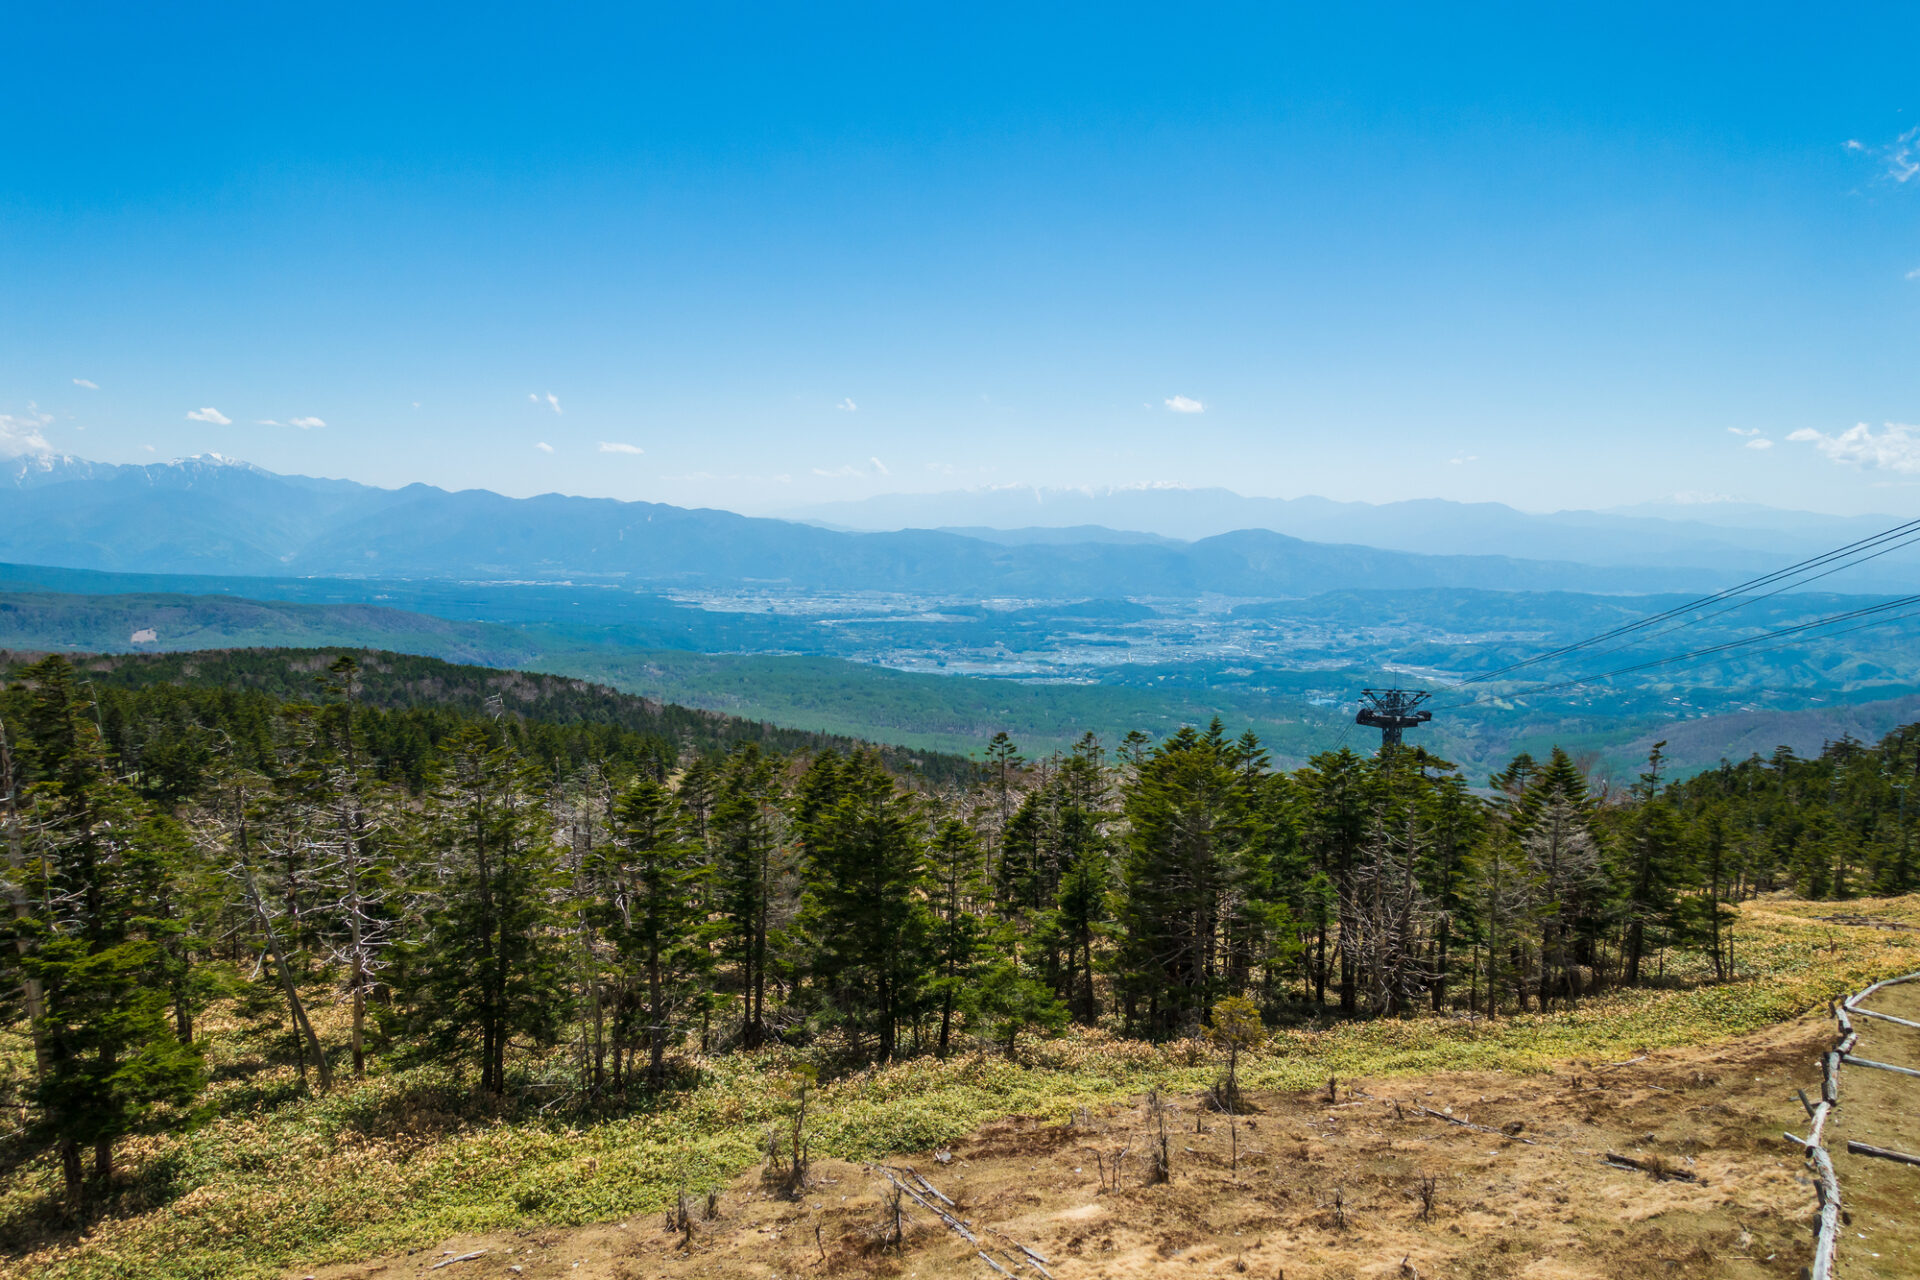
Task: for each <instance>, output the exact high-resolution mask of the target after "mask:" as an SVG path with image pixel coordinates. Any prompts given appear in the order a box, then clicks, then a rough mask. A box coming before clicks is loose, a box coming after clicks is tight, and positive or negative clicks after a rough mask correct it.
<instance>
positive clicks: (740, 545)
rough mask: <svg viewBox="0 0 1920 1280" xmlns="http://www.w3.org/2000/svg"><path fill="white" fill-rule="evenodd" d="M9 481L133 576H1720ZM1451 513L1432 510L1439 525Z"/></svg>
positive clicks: (45, 544)
mask: <svg viewBox="0 0 1920 1280" xmlns="http://www.w3.org/2000/svg"><path fill="white" fill-rule="evenodd" d="M0 483H4V485H5V486H6V490H7V491H5V493H4V497H0V560H5V561H12V562H15V563H27V564H43V565H56V566H63V567H69V568H79V569H99V570H111V571H119V572H139V573H192V574H246V575H280V576H307V575H316V576H368V577H372V576H377V577H382V578H459V579H482V580H489V581H500V580H510V579H526V580H549V581H551V580H558V579H580V580H600V581H615V582H624V583H631V584H634V585H641V584H654V585H659V586H673V585H678V586H687V587H715V588H717V587H746V586H752V587H763V588H786V589H793V590H802V591H821V590H833V591H855V590H867V591H896V592H909V593H915V594H938V595H954V596H969V597H976V598H979V597H1004V596H1016V597H1036V598H1047V599H1062V598H1084V597H1101V598H1120V597H1139V596H1160V597H1181V598H1192V597H1196V596H1202V595H1210V594H1217V595H1224V596H1236V597H1251V598H1272V597H1285V596H1301V595H1311V594H1315V593H1318V592H1322V591H1328V590H1333V589H1336V588H1341V587H1362V588H1381V589H1406V588H1417V587H1475V588H1490V589H1496V590H1567V591H1586V592H1600V593H1616V592H1647V591H1666V590H1695V589H1699V588H1702V587H1710V586H1719V585H1723V582H1724V578H1723V575H1722V574H1720V573H1718V572H1715V571H1714V570H1713V569H1712V568H1711V567H1708V568H1690V567H1686V565H1687V560H1686V559H1685V558H1684V557H1682V556H1680V555H1679V554H1677V553H1674V552H1671V551H1670V553H1669V555H1668V556H1666V557H1665V558H1664V560H1662V561H1660V562H1659V563H1657V564H1648V565H1635V566H1632V567H1622V566H1613V565H1605V564H1601V565H1595V564H1590V563H1580V562H1576V561H1574V560H1571V559H1566V560H1559V559H1554V558H1550V557H1547V556H1545V555H1540V554H1530V555H1528V556H1527V557H1524V558H1523V557H1518V556H1513V555H1492V554H1481V553H1471V554H1467V553H1456V554H1445V555H1432V554H1419V553H1415V552H1412V551H1409V550H1406V549H1400V548H1385V549H1383V548H1380V547H1375V546H1366V545H1358V544H1355V543H1352V542H1343V543H1330V542H1319V541H1311V540H1307V539H1303V538H1301V537H1299V536H1296V535H1290V534H1285V533H1279V532H1275V531H1272V530H1268V529H1259V528H1242V529H1235V530H1227V531H1223V532H1219V533H1217V534H1213V535H1210V536H1206V537H1202V538H1199V539H1197V540H1195V541H1191V542H1178V541H1171V540H1169V539H1168V538H1167V537H1165V536H1163V537H1161V538H1156V539H1142V538H1138V537H1135V538H1121V537H1116V536H1114V535H1112V534H1110V533H1105V532H1102V533H1100V534H1098V535H1094V534H1088V533H1084V532H1083V534H1082V536H1079V537H1077V538H1075V539H1074V540H1071V541H1057V540H1055V538H1054V536H1053V535H1048V536H1046V537H1044V538H1042V537H1035V536H1029V537H1018V536H1015V537H1008V536H1006V535H1002V534H998V533H994V534H987V535H982V536H968V535H969V534H974V533H979V532H980V531H977V530H969V531H968V534H962V533H953V532H940V531H937V530H931V529H908V530H902V531H897V532H884V533H849V532H843V531H839V530H834V529H828V528H821V527H818V526H815V525H808V524H800V523H795V522H792V521H786V520H773V519H761V518H753V517H748V516H741V515H736V514H734V513H732V512H727V511H715V510H707V509H688V508H683V507H674V506H669V505H666V504H663V503H650V502H619V501H615V500H612V499H605V498H573V497H563V496H561V495H558V494H545V495H542V496H539V497H534V498H507V497H503V496H501V495H500V494H497V493H491V492H488V491H486V490H464V491H460V492H448V491H446V490H444V489H437V488H434V487H432V486H429V485H423V484H413V485H408V486H406V487H405V488H402V489H378V488H373V487H371V486H368V485H361V484H356V483H353V482H351V481H346V480H317V479H312V478H308V477H304V476H281V475H275V474H273V473H272V472H268V471H264V470H262V469H260V468H258V467H255V466H251V465H249V464H247V463H243V462H238V461H235V460H233V459H230V458H223V457H221V456H219V455H217V454H209V455H201V456H198V457H193V458H186V459H181V460H179V461H175V462H168V463H155V464H150V465H144V466H133V465H128V466H117V465H111V464H102V463H94V462H87V461H84V460H80V459H74V458H67V457H59V456H36V457H28V458H19V459H14V460H12V461H11V462H10V463H8V464H7V469H6V471H5V472H4V473H0ZM1162 492H1174V491H1162ZM1178 492H1181V493H1182V494H1183V495H1184V496H1183V497H1181V498H1180V501H1181V502H1184V503H1188V504H1189V505H1190V506H1191V505H1193V504H1196V503H1197V504H1204V503H1206V502H1216V503H1219V502H1223V501H1224V500H1223V499H1221V498H1220V496H1219V494H1220V493H1221V492H1223V491H1214V492H1213V493H1212V494H1211V495H1209V494H1207V493H1204V492H1202V491H1178ZM1226 497H1227V498H1233V497H1234V495H1230V494H1229V495H1226ZM1235 501H1238V502H1241V503H1246V502H1254V501H1257V500H1252V499H1235ZM1325 505H1326V506H1327V507H1329V508H1331V507H1336V506H1338V505H1339V504H1325ZM1402 505H1406V506H1409V507H1412V506H1420V505H1422V504H1402ZM1453 506H1454V504H1446V503H1435V504H1431V509H1432V511H1433V513H1434V517H1433V518H1434V521H1435V523H1436V525H1438V524H1441V523H1444V521H1443V517H1447V518H1450V511H1451V508H1452V507H1453ZM1195 509H1197V507H1196V508H1195ZM1263 509H1264V508H1263ZM1470 510H1478V509H1477V508H1473V509H1470ZM1492 510H1495V511H1509V509H1507V508H1494V509H1492ZM1510 514H1511V515H1515V516H1517V515H1518V514H1519V513H1517V512H1510ZM1656 523H1657V522H1656ZM1329 527H1331V526H1329ZM1407 536H1408V539H1409V540H1411V534H1409V535H1407ZM990 538H991V540H989V539H990ZM1444 540H1445V539H1443V538H1442V537H1439V536H1436V537H1435V538H1433V539H1432V540H1431V541H1432V542H1434V543H1440V542H1443V541H1444ZM1516 541H1517V542H1519V543H1520V544H1521V545H1525V540H1524V539H1516ZM1563 541H1566V540H1563ZM1596 541H1598V539H1596ZM1578 542H1579V540H1578V539H1574V540H1571V541H1566V545H1568V546H1570V547H1572V546H1577V545H1578ZM1538 550H1539V548H1530V551H1536V552H1537V551H1538ZM1771 563H1777V558H1776V559H1775V560H1774V561H1772V562H1771Z"/></svg>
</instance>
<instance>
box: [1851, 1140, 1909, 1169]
mask: <svg viewBox="0 0 1920 1280" xmlns="http://www.w3.org/2000/svg"><path fill="white" fill-rule="evenodd" d="M1847 1150H1848V1151H1850V1152H1852V1153H1853V1154H1854V1155H1856V1156H1875V1157H1877V1158H1879V1159H1881V1160H1893V1161H1896V1162H1897V1163H1900V1164H1911V1165H1920V1156H1910V1155H1908V1154H1907V1153H1906V1152H1904V1151H1889V1150H1887V1148H1885V1147H1876V1146H1874V1145H1873V1144H1871V1143H1867V1142H1855V1141H1854V1140H1853V1139H1851V1138H1849V1139H1847Z"/></svg>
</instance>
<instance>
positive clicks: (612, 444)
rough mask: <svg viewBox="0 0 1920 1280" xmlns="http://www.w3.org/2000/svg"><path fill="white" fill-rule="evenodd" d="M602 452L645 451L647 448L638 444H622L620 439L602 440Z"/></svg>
mask: <svg viewBox="0 0 1920 1280" xmlns="http://www.w3.org/2000/svg"><path fill="white" fill-rule="evenodd" d="M600 452H602V453H645V452H646V450H645V449H642V448H641V447H640V446H639V445H637V444H622V443H621V442H620V441H618V440H602V441H601V442H600Z"/></svg>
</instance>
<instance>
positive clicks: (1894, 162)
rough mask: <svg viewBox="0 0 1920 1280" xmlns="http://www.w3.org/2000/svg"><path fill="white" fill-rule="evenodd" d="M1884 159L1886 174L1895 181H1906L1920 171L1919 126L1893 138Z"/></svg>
mask: <svg viewBox="0 0 1920 1280" xmlns="http://www.w3.org/2000/svg"><path fill="white" fill-rule="evenodd" d="M1885 159H1886V162H1887V176H1888V177H1889V178H1892V179H1893V180H1894V181H1895V182H1906V181H1908V180H1910V179H1911V178H1912V177H1913V176H1914V175H1915V174H1916V173H1920V126H1916V127H1914V128H1912V129H1909V130H1907V131H1906V132H1905V133H1903V134H1901V135H1900V136H1899V137H1897V138H1895V139H1894V140H1893V145H1892V146H1890V147H1888V148H1887V150H1886V156H1885Z"/></svg>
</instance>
